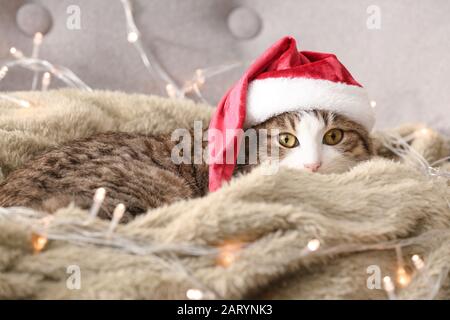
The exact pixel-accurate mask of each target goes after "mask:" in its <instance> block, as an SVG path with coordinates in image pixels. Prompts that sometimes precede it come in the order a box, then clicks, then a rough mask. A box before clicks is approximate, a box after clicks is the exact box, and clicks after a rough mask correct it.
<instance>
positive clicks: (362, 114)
mask: <svg viewBox="0 0 450 320" xmlns="http://www.w3.org/2000/svg"><path fill="white" fill-rule="evenodd" d="M310 109H320V110H328V111H334V112H337V113H340V114H342V115H344V116H347V117H349V118H350V119H352V120H354V121H357V122H359V123H360V124H362V125H363V126H365V127H366V128H367V129H368V130H369V131H371V130H372V128H373V125H374V123H375V114H374V110H373V108H372V107H371V106H370V102H369V98H368V95H367V92H366V90H365V89H364V88H361V87H358V86H355V85H348V84H345V83H338V82H332V81H329V80H322V79H309V78H267V79H261V80H254V81H252V82H251V83H250V85H249V87H248V92H247V107H246V117H245V124H244V126H245V127H246V128H248V127H251V126H254V125H256V124H259V123H262V122H264V121H266V120H267V119H269V118H271V117H274V116H276V115H279V114H282V113H284V112H289V111H301V110H310Z"/></svg>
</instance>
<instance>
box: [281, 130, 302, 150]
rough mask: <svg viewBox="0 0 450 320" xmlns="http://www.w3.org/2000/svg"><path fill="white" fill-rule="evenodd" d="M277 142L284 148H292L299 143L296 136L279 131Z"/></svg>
mask: <svg viewBox="0 0 450 320" xmlns="http://www.w3.org/2000/svg"><path fill="white" fill-rule="evenodd" d="M278 142H279V143H280V144H281V145H282V146H283V147H286V148H294V147H296V146H298V144H299V143H298V140H297V137H296V136H294V135H293V134H290V133H280V135H279V136H278Z"/></svg>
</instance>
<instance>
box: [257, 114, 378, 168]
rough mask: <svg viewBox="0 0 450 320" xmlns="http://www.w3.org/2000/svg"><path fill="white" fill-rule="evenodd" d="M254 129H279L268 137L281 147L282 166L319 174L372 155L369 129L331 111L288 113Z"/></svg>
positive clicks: (280, 161) (352, 164) (351, 165)
mask: <svg viewBox="0 0 450 320" xmlns="http://www.w3.org/2000/svg"><path fill="white" fill-rule="evenodd" d="M254 129H256V130H259V129H268V131H269V133H270V130H271V129H277V130H278V131H279V134H278V135H269V137H268V139H270V142H271V143H272V145H275V144H277V145H278V147H279V156H278V157H279V163H280V165H281V166H288V167H292V168H296V169H301V170H308V171H311V172H319V173H332V172H335V173H339V172H343V171H346V170H348V169H349V168H351V167H353V166H354V165H356V164H357V163H358V162H360V161H364V160H367V159H369V158H370V157H371V155H372V142H371V139H370V137H369V133H368V132H367V130H366V129H365V128H364V127H363V126H362V125H360V124H358V123H356V122H354V121H351V120H349V119H348V118H346V117H344V116H342V115H339V114H336V113H332V112H327V111H317V110H311V111H302V112H288V113H284V114H281V115H278V116H275V117H273V118H271V119H269V120H267V121H265V122H264V123H262V124H260V125H258V126H255V127H254ZM270 156H271V155H270V154H269V155H268V156H267V157H270ZM260 160H261V161H264V160H267V159H260Z"/></svg>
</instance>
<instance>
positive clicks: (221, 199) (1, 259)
mask: <svg viewBox="0 0 450 320" xmlns="http://www.w3.org/2000/svg"><path fill="white" fill-rule="evenodd" d="M13 95H15V96H17V97H23V98H26V99H27V100H29V101H31V103H32V106H31V107H30V108H26V109H24V108H20V107H18V106H16V105H14V104H11V103H10V102H4V101H0V167H1V169H2V172H3V175H4V176H6V175H8V174H9V173H10V172H11V171H12V170H14V169H15V168H16V167H18V166H19V165H21V164H22V163H23V162H25V161H27V160H28V159H29V158H30V157H32V156H34V155H36V154H38V153H40V152H42V151H44V150H46V149H47V148H48V147H50V146H53V145H57V144H59V143H61V142H64V141H67V140H70V139H74V138H79V137H83V136H88V135H91V134H93V133H95V132H101V131H109V130H120V131H129V132H136V131H138V132H146V133H150V132H151V133H162V132H169V131H171V130H172V129H174V128H178V127H189V126H191V125H192V124H193V121H194V120H196V119H197V120H198V119H201V120H203V121H204V123H205V126H206V125H207V123H208V119H209V116H210V111H211V108H210V107H208V106H202V105H196V104H194V103H191V102H188V101H177V100H170V99H164V98H159V97H154V96H144V95H126V94H122V93H115V92H100V91H96V92H92V93H86V92H79V91H74V90H60V91H51V92H44V93H39V92H18V93H13ZM418 128H419V127H418V126H414V125H407V126H403V127H401V128H399V129H396V130H393V131H390V132H391V133H392V132H395V133H397V134H400V135H402V136H408V135H409V136H411V135H414V139H413V140H412V142H411V145H412V147H414V148H415V150H416V151H417V152H418V153H420V154H421V155H423V157H425V159H426V160H428V161H429V162H430V163H432V162H434V161H436V160H438V159H441V158H443V157H446V156H448V155H449V154H450V151H449V144H448V140H446V139H445V138H444V137H442V136H440V135H439V134H438V133H436V132H434V131H432V130H428V132H426V134H420V130H418ZM418 132H419V134H416V133H418ZM386 134H387V133H386V132H383V133H376V134H375V138H376V139H377V140H376V141H377V143H376V144H377V149H378V152H379V155H380V156H379V157H377V158H375V159H373V160H371V161H368V162H365V163H361V164H360V165H358V166H357V167H355V168H353V169H352V170H351V171H349V172H347V173H343V174H330V175H321V174H311V173H308V172H300V171H296V170H292V169H280V170H279V172H278V173H277V174H276V175H267V174H265V173H266V171H265V170H266V168H264V167H260V168H258V169H256V170H255V171H253V172H252V173H250V174H248V175H245V176H242V177H239V178H237V179H235V180H233V181H232V182H231V183H230V184H229V185H227V186H225V187H223V188H222V189H221V190H219V191H218V192H215V193H213V194H210V195H208V196H206V197H204V198H201V199H193V200H187V201H180V202H178V203H175V204H173V205H170V206H167V207H162V208H159V209H156V210H152V211H150V212H148V214H146V215H143V216H141V217H139V218H137V219H136V220H134V221H132V222H131V223H129V224H127V225H119V226H118V227H117V228H116V230H115V232H114V234H113V236H112V237H109V238H108V237H105V236H104V231H105V230H107V229H108V225H109V222H108V221H101V220H98V219H97V220H95V221H92V222H91V223H90V224H85V223H84V222H85V221H86V219H87V217H88V213H87V212H85V211H83V210H80V209H78V208H75V207H72V206H70V207H68V208H65V209H61V210H59V211H58V212H57V213H56V214H55V215H54V216H53V220H52V221H51V222H50V223H48V224H46V227H45V229H43V227H42V225H43V223H42V221H45V217H44V218H43V219H41V218H42V216H41V215H40V214H39V213H35V212H30V211H27V210H26V209H23V208H16V209H0V299H17V298H32V299H47V298H56V299H59V298H63V299H72V298H75V299H77V298H80V299H93V298H101V299H111V298H119V299H122V298H127V299H155V298H156V299H158V298H159V299H161V298H162V299H164V298H179V299H185V298H186V294H188V297H198V295H199V294H201V295H202V297H203V298H226V299H228V298H237V299H241V298H271V299H284V298H287V299H324V298H325V299H343V298H349V299H385V298H386V292H385V291H384V290H383V283H382V278H383V277H384V276H387V275H389V276H391V278H392V279H393V280H394V281H395V280H396V279H397V274H396V272H397V271H398V268H399V264H400V265H401V266H404V269H405V270H406V272H407V275H406V276H407V277H409V278H410V282H409V281H406V282H408V285H404V286H403V287H401V286H400V285H399V284H398V283H395V284H396V286H397V288H396V291H395V294H396V296H397V297H398V298H404V299H417V298H419V299H420V298H425V299H428V298H438V299H439V298H440V299H450V281H449V278H448V271H449V266H450V208H449V202H448V201H449V200H450V187H449V185H448V179H446V178H443V177H438V176H433V175H429V174H424V172H423V171H421V170H419V169H418V168H417V165H416V164H415V162H414V160H413V159H408V158H405V159H395V157H394V156H393V155H392V154H391V153H390V152H389V150H388V149H385V148H384V147H383V145H382V144H381V141H382V139H384V137H385V136H386ZM443 169H446V170H449V169H450V166H449V165H448V162H446V163H444V164H443V165H442V167H441V170H443ZM432 172H434V171H432ZM0 179H1V178H0ZM36 230H37V231H36ZM43 230H44V231H45V234H46V235H48V239H49V240H48V244H47V245H46V247H45V248H44V249H43V250H42V251H41V252H39V253H37V254H33V251H32V246H31V243H32V240H31V238H32V233H33V232H38V231H39V232H41V233H42V232H43ZM80 230H81V231H82V232H83V233H82V232H81V231H80ZM39 232H38V233H39ZM80 234H84V235H86V234H90V235H91V236H92V237H91V238H90V240H89V241H86V239H84V240H83V239H81V238H77V237H75V236H76V235H78V236H79V235H80ZM35 235H36V233H35ZM58 237H59V238H58ZM311 239H319V240H320V244H321V246H320V248H319V249H318V250H317V251H310V250H307V249H306V248H307V244H308V242H309V241H310V240H311ZM94 242H96V244H94ZM144 249H145V250H144ZM413 254H418V255H420V256H421V257H422V259H423V260H424V266H423V268H421V269H420V270H415V269H414V267H413V266H412V264H411V259H410V258H411V256H412V255H413ZM73 266H76V268H78V269H77V270H78V271H79V272H78V271H77V272H78V273H77V276H79V279H78V280H80V281H79V283H78V284H79V285H80V286H78V287H75V288H74V287H73V286H71V285H70V282H71V281H73V275H74V274H73V271H71V270H75V269H73ZM400 282H401V281H400Z"/></svg>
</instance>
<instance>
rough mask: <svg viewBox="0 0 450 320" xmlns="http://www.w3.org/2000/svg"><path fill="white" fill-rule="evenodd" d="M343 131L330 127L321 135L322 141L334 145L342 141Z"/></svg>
mask: <svg viewBox="0 0 450 320" xmlns="http://www.w3.org/2000/svg"><path fill="white" fill-rule="evenodd" d="M342 138H344V132H343V131H342V130H341V129H331V130H329V131H328V132H327V133H325V135H324V136H323V143H324V144H327V145H329V146H334V145H335V144H338V143H339V142H341V141H342Z"/></svg>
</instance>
